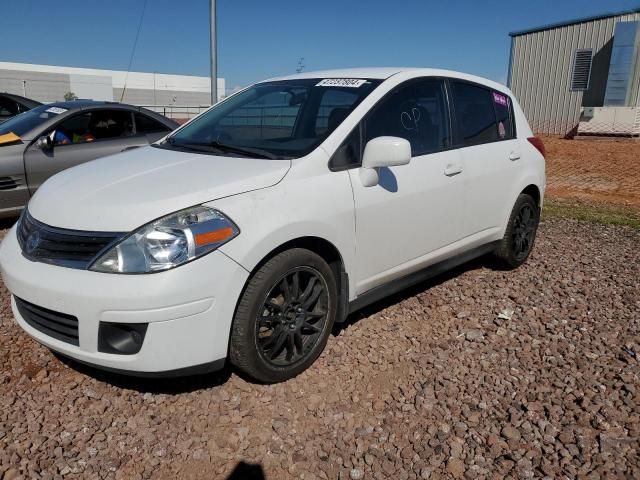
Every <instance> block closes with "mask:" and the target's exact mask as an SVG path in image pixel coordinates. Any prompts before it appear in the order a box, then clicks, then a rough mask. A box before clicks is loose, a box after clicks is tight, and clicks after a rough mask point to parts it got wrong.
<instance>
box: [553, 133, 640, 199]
mask: <svg viewBox="0 0 640 480" xmlns="http://www.w3.org/2000/svg"><path fill="white" fill-rule="evenodd" d="M542 139H543V141H544V144H545V147H546V150H547V195H548V196H549V197H552V198H571V199H579V200H587V201H594V202H606V203H613V204H618V205H625V206H629V207H634V208H638V209H640V141H639V140H633V139H611V140H567V139H564V138H559V137H552V136H545V137H542Z"/></svg>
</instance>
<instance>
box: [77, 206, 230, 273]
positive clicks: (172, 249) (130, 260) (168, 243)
mask: <svg viewBox="0 0 640 480" xmlns="http://www.w3.org/2000/svg"><path fill="white" fill-rule="evenodd" d="M239 233H240V230H238V227H237V226H236V225H235V224H234V223H233V222H232V221H231V220H229V219H228V218H227V217H226V216H225V215H224V214H222V213H220V212H218V211H217V210H214V209H213V208H208V207H203V206H199V207H192V208H187V209H186V210H181V211H179V212H176V213H172V214H171V215H167V216H166V217H162V218H160V219H158V220H155V221H153V222H151V223H148V224H147V225H144V226H143V227H140V228H139V229H138V230H136V231H134V232H133V233H131V234H130V235H128V236H127V237H125V238H124V239H123V240H121V241H120V243H118V244H117V245H115V246H114V247H112V248H111V249H110V250H109V251H107V252H106V253H105V254H104V255H102V256H101V257H100V258H98V260H96V261H95V262H94V263H93V264H92V265H91V267H89V270H93V271H96V272H107V273H148V272H156V271H160V270H168V269H170V268H173V267H177V266H178V265H182V264H183V263H186V262H189V261H191V260H193V259H194V258H198V257H200V256H202V255H206V254H207V253H209V252H211V251H213V250H215V249H216V248H218V247H220V246H221V245H223V244H225V243H226V242H228V241H229V240H231V239H232V238H234V237H236V236H237V235H238V234H239Z"/></svg>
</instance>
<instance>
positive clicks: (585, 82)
mask: <svg viewBox="0 0 640 480" xmlns="http://www.w3.org/2000/svg"><path fill="white" fill-rule="evenodd" d="M592 58H593V49H591V48H584V49H580V50H576V53H575V55H574V57H573V72H572V74H571V90H575V91H584V90H587V89H588V88H589V78H590V77H591V60H592Z"/></svg>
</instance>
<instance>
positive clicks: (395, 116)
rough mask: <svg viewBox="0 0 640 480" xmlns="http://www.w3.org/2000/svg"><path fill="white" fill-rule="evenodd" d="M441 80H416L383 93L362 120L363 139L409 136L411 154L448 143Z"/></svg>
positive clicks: (406, 137) (427, 151)
mask: <svg viewBox="0 0 640 480" xmlns="http://www.w3.org/2000/svg"><path fill="white" fill-rule="evenodd" d="M447 119H448V115H447V103H446V96H445V91H444V82H443V81H442V80H434V79H429V80H422V79H421V80H418V81H412V82H410V83H408V84H406V85H401V86H400V87H398V88H397V89H396V90H395V91H393V92H391V93H390V94H389V95H387V96H386V97H385V98H384V99H383V100H382V101H381V102H380V104H379V105H377V106H376V107H375V109H374V110H373V112H372V114H370V115H369V116H368V117H367V119H366V120H365V132H366V135H365V140H366V141H369V140H371V139H374V138H376V137H381V136H392V137H401V138H405V139H407V140H409V143H410V144H411V155H412V156H414V157H417V156H420V155H425V154H428V153H434V152H438V151H441V150H443V149H445V148H448V147H449V138H450V137H449V122H448V120H447Z"/></svg>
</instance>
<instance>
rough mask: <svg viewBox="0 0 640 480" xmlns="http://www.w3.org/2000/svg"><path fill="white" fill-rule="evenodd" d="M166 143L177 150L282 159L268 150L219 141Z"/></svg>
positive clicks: (171, 138)
mask: <svg viewBox="0 0 640 480" xmlns="http://www.w3.org/2000/svg"><path fill="white" fill-rule="evenodd" d="M166 143H168V144H169V145H171V146H173V147H177V148H185V149H188V150H194V151H198V152H202V151H208V152H209V151H211V149H212V148H213V149H215V150H219V151H221V152H228V153H237V154H240V155H243V156H247V157H252V158H266V159H269V160H278V159H279V158H280V157H278V156H277V155H275V154H273V153H271V152H268V151H266V150H261V149H259V148H251V147H236V146H234V145H227V144H226V143H220V142H218V141H217V140H214V141H213V142H209V143H198V142H194V143H190V142H185V143H182V142H177V141H176V139H175V138H174V137H169V138H167V140H166Z"/></svg>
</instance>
